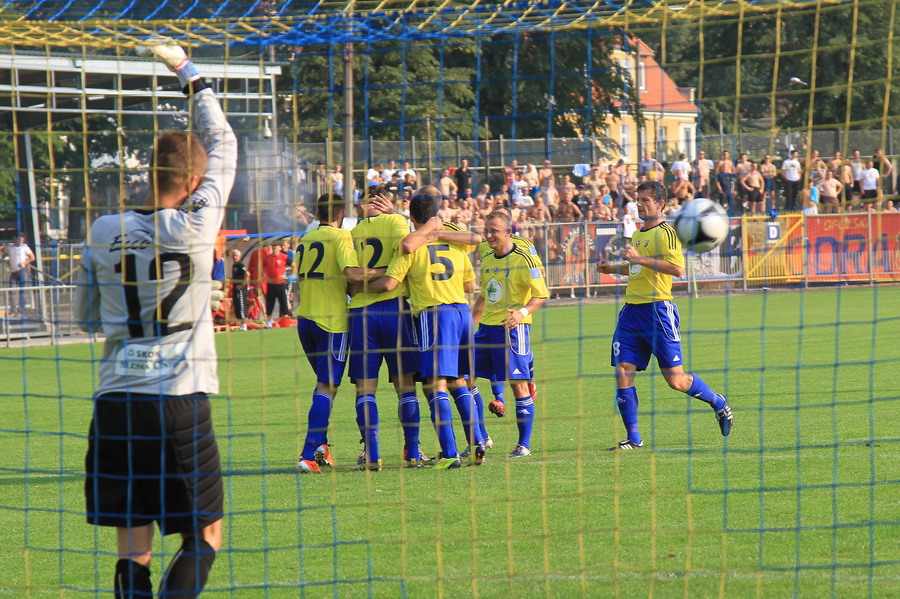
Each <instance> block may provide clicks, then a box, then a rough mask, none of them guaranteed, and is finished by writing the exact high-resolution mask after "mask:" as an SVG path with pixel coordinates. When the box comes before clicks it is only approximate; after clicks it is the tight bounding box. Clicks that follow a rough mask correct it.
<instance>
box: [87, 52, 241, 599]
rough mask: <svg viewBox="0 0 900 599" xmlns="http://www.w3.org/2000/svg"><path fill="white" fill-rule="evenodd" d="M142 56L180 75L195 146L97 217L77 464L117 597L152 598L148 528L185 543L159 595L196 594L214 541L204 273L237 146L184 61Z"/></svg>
mask: <svg viewBox="0 0 900 599" xmlns="http://www.w3.org/2000/svg"><path fill="white" fill-rule="evenodd" d="M146 50H147V53H151V52H152V54H154V55H155V56H156V57H157V58H159V59H160V60H162V61H163V62H164V63H165V64H166V66H168V67H169V69H171V70H172V71H174V73H175V75H176V76H177V77H178V82H179V83H180V85H181V87H182V91H183V92H184V93H185V95H187V96H188V97H189V98H190V99H191V110H190V112H191V114H192V115H193V120H194V123H193V127H192V129H193V131H195V132H197V133H198V134H200V135H201V136H202V137H203V141H202V142H201V141H200V140H199V139H198V138H197V137H195V136H194V135H191V134H189V133H187V132H172V133H166V134H164V135H162V136H160V137H159V138H158V139H157V140H156V142H155V143H154V147H153V154H152V158H151V172H150V187H149V191H148V193H147V203H146V205H145V206H144V207H143V208H141V209H135V210H127V211H123V212H121V213H120V214H111V215H107V216H101V217H100V218H98V219H97V220H95V221H94V223H93V225H92V226H91V229H90V232H89V237H88V244H87V246H86V247H85V250H84V253H83V255H82V259H81V267H82V269H81V271H80V272H79V275H78V277H79V283H80V284H79V286H78V289H77V292H76V299H75V310H76V318H77V320H78V322H79V326H81V328H82V329H84V330H85V331H99V332H102V333H103V334H104V335H105V337H106V340H105V342H104V347H103V358H102V360H100V362H99V365H98V369H99V383H98V385H97V389H96V391H95V394H94V414H93V418H92V420H91V425H90V429H89V433H88V451H87V457H86V459H85V466H86V470H87V476H86V478H85V496H86V500H87V520H88V522H90V523H92V524H96V525H99V526H114V527H116V534H117V540H118V561H117V563H116V570H115V579H114V590H115V595H116V597H132V596H141V597H151V596H152V595H153V587H152V583H151V579H150V562H151V558H152V550H153V533H154V531H153V525H154V523H155V524H157V525H158V526H159V529H160V532H161V533H162V534H164V535H169V534H174V533H179V534H181V537H182V545H181V548H180V549H179V550H178V552H177V553H176V554H175V555H174V556H173V557H172V559H171V561H170V562H169V566H168V569H167V570H166V573H165V576H164V577H163V579H162V582H161V583H160V586H159V594H160V596H166V597H168V596H174V595H176V594H177V595H178V596H184V597H188V596H190V597H196V596H197V595H198V594H199V593H200V591H201V590H202V589H203V587H204V585H205V584H206V579H207V576H208V574H209V571H210V569H211V568H212V565H213V562H214V560H215V558H216V552H217V551H218V550H219V548H220V546H221V544H222V525H221V518H222V515H223V514H222V510H223V492H222V479H221V470H220V464H219V451H218V447H217V444H216V439H215V435H214V433H213V427H212V420H211V416H210V405H209V400H208V398H207V394H208V393H218V391H219V380H218V377H217V374H216V350H215V343H214V341H213V323H212V318H211V314H210V309H209V306H210V296H211V291H210V290H211V279H210V273H211V266H212V263H213V250H214V246H215V241H216V235H217V233H218V231H219V227H220V226H221V224H222V217H223V215H224V213H225V205H226V203H227V201H228V195H229V193H230V192H231V188H232V185H233V183H234V177H235V171H236V165H237V146H238V144H237V139H236V138H235V136H234V133H233V131H232V129H231V126H230V125H229V124H228V121H227V120H226V118H225V114H224V113H223V112H222V109H221V107H220V106H219V102H218V101H217V100H216V97H215V95H214V93H213V91H212V89H211V88H210V87H209V86H208V85H207V84H206V82H205V81H204V80H203V79H202V78H201V77H200V74H199V73H198V71H197V68H196V67H195V66H194V64H193V63H192V62H191V61H190V60H188V59H187V56H186V54H185V52H184V50H182V49H181V48H180V47H178V46H176V45H171V44H164V43H159V45H154V46H152V47H149V48H147V49H146Z"/></svg>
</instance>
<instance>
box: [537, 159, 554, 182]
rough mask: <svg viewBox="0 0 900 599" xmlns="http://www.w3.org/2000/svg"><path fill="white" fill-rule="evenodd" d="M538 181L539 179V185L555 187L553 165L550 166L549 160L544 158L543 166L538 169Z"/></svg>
mask: <svg viewBox="0 0 900 599" xmlns="http://www.w3.org/2000/svg"><path fill="white" fill-rule="evenodd" d="M538 181H540V186H541V187H556V180H555V178H554V177H553V167H552V166H550V161H549V160H545V161H544V166H542V167H541V170H540V171H538Z"/></svg>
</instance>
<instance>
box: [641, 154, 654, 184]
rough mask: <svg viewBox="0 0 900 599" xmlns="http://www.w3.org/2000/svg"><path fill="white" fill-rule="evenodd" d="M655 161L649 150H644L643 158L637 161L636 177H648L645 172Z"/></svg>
mask: <svg viewBox="0 0 900 599" xmlns="http://www.w3.org/2000/svg"><path fill="white" fill-rule="evenodd" d="M655 163H656V160H654V159H653V155H652V154H650V152H644V159H643V160H641V161H640V162H638V177H647V178H648V179H649V176H648V175H647V173H649V172H650V170H651V169H652V168H653V165H654V164H655Z"/></svg>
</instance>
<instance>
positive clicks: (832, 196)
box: [810, 169, 844, 214]
mask: <svg viewBox="0 0 900 599" xmlns="http://www.w3.org/2000/svg"><path fill="white" fill-rule="evenodd" d="M810 183H812V182H811V181H810ZM813 185H816V187H818V188H819V204H820V205H821V206H822V213H823V214H837V213H838V212H840V211H841V205H840V200H839V198H840V197H841V192H842V191H843V189H844V186H843V185H841V182H840V181H838V180H837V179H835V178H834V174H833V173H832V171H831V169H828V170H826V171H825V177H824V178H823V179H822V180H821V181H819V183H818V184H815V183H813Z"/></svg>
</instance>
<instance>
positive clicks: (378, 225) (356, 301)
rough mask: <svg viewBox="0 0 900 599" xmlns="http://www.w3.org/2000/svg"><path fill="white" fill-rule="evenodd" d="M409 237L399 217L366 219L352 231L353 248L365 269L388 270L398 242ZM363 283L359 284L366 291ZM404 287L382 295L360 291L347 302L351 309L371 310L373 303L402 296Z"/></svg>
mask: <svg viewBox="0 0 900 599" xmlns="http://www.w3.org/2000/svg"><path fill="white" fill-rule="evenodd" d="M408 234H409V222H408V221H407V220H406V218H404V216H403V215H402V214H380V215H378V216H367V217H366V218H363V219H361V220H360V221H359V223H358V224H357V225H356V227H354V228H353V231H352V232H351V235H352V237H353V246H354V247H355V248H356V258H357V261H358V263H359V264H361V265H363V266H365V267H366V268H387V266H388V264H390V263H391V260H392V259H393V258H394V256H395V255H397V253H398V251H399V247H400V242H401V241H402V240H403V238H404V237H406V236H407V235H408ZM365 285H366V283H365V282H363V283H362V287H361V288H362V289H363V290H365V288H366V287H365ZM405 291H406V289H405V287H404V285H397V287H395V288H394V289H392V290H390V291H385V292H384V293H369V292H366V291H360V292H359V293H357V294H356V295H354V296H353V299H352V300H350V306H349V307H350V308H362V307H365V306H371V305H372V304H374V303H376V302H381V301H384V300H389V299H394V298H397V297H400V296H401V295H405Z"/></svg>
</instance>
